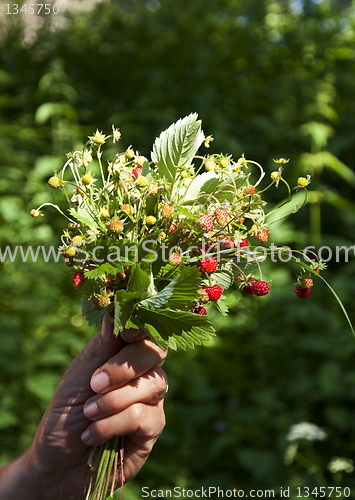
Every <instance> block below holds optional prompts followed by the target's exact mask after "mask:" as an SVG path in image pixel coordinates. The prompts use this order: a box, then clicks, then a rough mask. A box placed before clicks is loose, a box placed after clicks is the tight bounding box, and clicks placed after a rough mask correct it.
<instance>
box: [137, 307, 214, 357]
mask: <svg viewBox="0 0 355 500" xmlns="http://www.w3.org/2000/svg"><path fill="white" fill-rule="evenodd" d="M138 315H139V318H140V319H141V320H142V322H143V323H144V327H145V328H146V329H147V330H148V331H150V334H151V335H152V337H154V335H155V336H157V334H158V335H159V340H160V342H161V341H165V342H166V346H167V347H170V348H171V349H174V350H176V349H177V347H180V348H181V349H186V348H187V347H191V348H194V346H195V345H200V344H201V342H203V341H205V340H209V339H210V338H211V337H212V336H213V335H214V334H215V330H214V328H213V326H212V323H211V322H210V320H209V319H208V318H207V316H200V315H198V314H194V313H191V312H185V311H173V310H171V309H158V310H151V309H148V308H146V307H143V306H142V305H140V306H139V307H138Z"/></svg>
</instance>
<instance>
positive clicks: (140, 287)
mask: <svg viewBox="0 0 355 500" xmlns="http://www.w3.org/2000/svg"><path fill="white" fill-rule="evenodd" d="M150 284H151V280H150V277H149V275H148V274H147V273H146V272H144V271H143V269H142V268H141V267H140V266H139V265H138V264H134V266H132V271H131V277H130V279H129V283H128V287H127V290H128V291H130V292H142V293H144V292H147V290H148V288H149V287H150Z"/></svg>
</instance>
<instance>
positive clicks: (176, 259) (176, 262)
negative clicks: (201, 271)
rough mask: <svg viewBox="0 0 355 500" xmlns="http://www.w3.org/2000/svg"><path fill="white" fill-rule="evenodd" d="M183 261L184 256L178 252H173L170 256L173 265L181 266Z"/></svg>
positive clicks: (170, 262)
mask: <svg viewBox="0 0 355 500" xmlns="http://www.w3.org/2000/svg"><path fill="white" fill-rule="evenodd" d="M181 262H182V257H181V255H180V254H178V253H176V252H173V253H172V254H171V255H170V256H169V264H170V265H172V266H179V265H180V264H181Z"/></svg>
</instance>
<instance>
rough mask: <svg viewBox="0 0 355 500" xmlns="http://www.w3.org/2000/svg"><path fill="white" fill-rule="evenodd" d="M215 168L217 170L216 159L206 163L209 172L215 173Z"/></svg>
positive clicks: (210, 159)
mask: <svg viewBox="0 0 355 500" xmlns="http://www.w3.org/2000/svg"><path fill="white" fill-rule="evenodd" d="M215 168H216V162H215V161H214V159H213V158H208V159H207V160H206V161H205V169H206V170H207V172H214V170H215Z"/></svg>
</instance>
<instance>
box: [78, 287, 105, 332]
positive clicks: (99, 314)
mask: <svg viewBox="0 0 355 500" xmlns="http://www.w3.org/2000/svg"><path fill="white" fill-rule="evenodd" d="M111 307H112V306H110V307H108V308H106V309H99V310H96V309H94V308H93V307H92V303H91V300H90V299H89V298H88V297H87V295H85V294H84V295H83V296H82V297H81V312H82V315H83V316H84V317H85V319H86V321H87V322H88V324H89V326H101V324H102V320H103V317H104V315H105V313H106V311H108V309H110V308H111Z"/></svg>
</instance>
